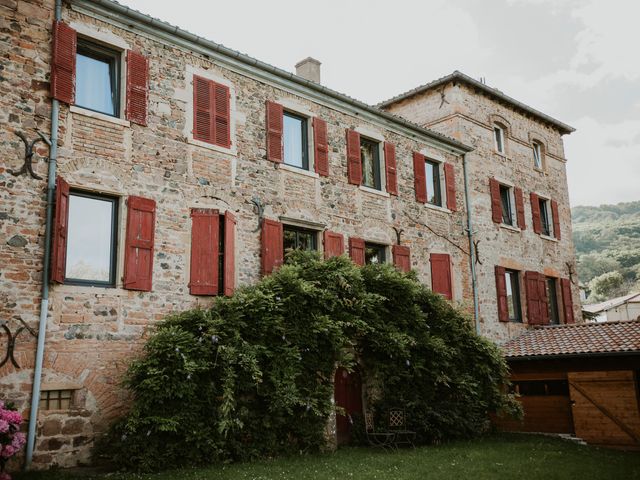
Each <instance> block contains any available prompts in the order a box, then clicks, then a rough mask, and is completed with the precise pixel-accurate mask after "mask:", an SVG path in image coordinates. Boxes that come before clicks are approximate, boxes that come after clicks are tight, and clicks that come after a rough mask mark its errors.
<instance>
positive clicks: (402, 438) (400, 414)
mask: <svg viewBox="0 0 640 480" xmlns="http://www.w3.org/2000/svg"><path fill="white" fill-rule="evenodd" d="M389 432H391V433H393V434H394V436H393V445H394V446H395V447H396V448H398V446H400V445H410V446H411V447H412V448H416V446H415V445H414V444H413V441H414V440H415V439H416V432H414V431H412V430H407V421H406V415H405V413H404V410H401V409H394V410H389Z"/></svg>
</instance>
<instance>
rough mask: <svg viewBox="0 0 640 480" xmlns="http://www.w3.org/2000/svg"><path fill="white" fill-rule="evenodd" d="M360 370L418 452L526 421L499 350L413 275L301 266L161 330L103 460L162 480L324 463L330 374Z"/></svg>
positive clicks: (344, 263) (308, 261)
mask: <svg viewBox="0 0 640 480" xmlns="http://www.w3.org/2000/svg"><path fill="white" fill-rule="evenodd" d="M356 364H357V366H358V368H359V369H360V370H361V371H362V372H363V376H364V378H365V383H366V384H367V385H369V387H370V388H368V395H369V398H368V399H367V404H368V408H370V409H372V410H374V411H375V412H376V414H377V415H378V416H380V415H382V414H383V412H384V411H385V410H386V409H387V408H389V407H396V406H399V405H400V406H402V407H404V408H405V409H406V410H407V416H408V418H409V421H410V427H411V428H413V429H415V430H416V431H417V432H418V434H419V440H420V441H421V442H435V441H443V440H448V439H452V438H457V437H470V436H473V435H477V434H480V433H482V432H484V431H485V430H486V427H487V419H488V414H489V413H490V412H492V411H500V410H507V411H510V412H517V410H518V408H517V406H516V404H517V402H515V401H514V399H513V398H512V397H511V396H509V395H507V394H505V393H504V392H505V390H504V387H505V384H506V383H507V376H508V372H507V367H506V364H505V362H504V359H503V358H502V356H501V354H500V351H499V349H498V348H497V347H496V346H494V345H493V344H492V343H491V342H489V341H488V340H485V339H483V338H480V337H478V336H477V335H476V334H475V333H474V331H473V328H472V326H471V322H470V320H469V318H468V317H467V315H466V314H464V313H462V312H460V311H458V310H456V309H455V308H453V307H452V306H451V305H450V304H448V303H447V302H446V301H445V300H443V299H442V298H441V297H440V296H439V295H436V294H433V293H431V292H430V291H428V290H427V289H426V288H425V287H424V286H423V285H421V284H420V283H419V282H418V281H417V280H416V278H415V275H414V274H413V273H409V274H403V273H400V272H398V271H396V270H395V269H394V268H393V267H391V266H389V265H371V266H366V267H362V268H360V267H357V266H355V265H354V264H353V263H352V262H351V261H350V260H349V259H347V258H346V257H339V258H333V259H330V260H327V261H324V260H321V259H320V258H319V256H318V255H317V254H315V253H302V252H293V253H292V254H290V255H289V256H288V258H287V264H286V265H284V266H283V267H282V268H280V269H279V270H278V271H277V272H276V273H274V274H272V275H270V276H269V277H267V278H265V279H263V280H262V281H261V282H259V283H258V284H257V285H254V286H250V287H245V288H242V289H240V290H238V291H237V292H236V294H235V295H234V296H233V297H230V298H219V299H217V301H216V303H215V305H214V307H213V308H212V309H210V310H192V311H187V312H184V313H181V314H179V315H173V316H170V317H168V318H167V319H166V320H164V321H163V322H161V323H160V324H159V325H158V326H157V329H156V331H155V332H154V333H153V335H152V336H151V338H150V339H149V341H148V342H147V344H146V345H145V348H144V352H143V353H142V355H141V356H140V358H138V359H137V360H135V361H134V362H133V363H132V364H131V366H130V368H129V371H128V375H127V378H126V381H125V385H126V387H127V388H128V389H129V390H130V391H131V393H132V395H133V402H132V405H131V409H130V411H129V413H128V414H127V415H126V416H125V417H124V418H122V419H121V420H120V421H118V422H117V423H116V424H115V425H113V427H112V428H111V429H110V431H109V433H108V434H107V435H106V436H105V438H104V439H103V441H102V442H101V445H100V446H99V449H98V452H99V453H100V455H102V456H105V455H106V456H107V457H108V458H110V459H111V460H112V461H113V462H114V463H115V464H116V465H118V466H120V467H122V468H128V469H136V470H159V469H166V468H173V467H179V466H185V465H198V464H206V463H212V462H225V461H237V460H247V459H253V458H259V457H271V456H275V455H280V454H291V453H300V452H309V451H318V450H321V449H322V448H323V446H324V445H325V444H326V438H325V429H326V425H327V421H328V418H329V416H330V414H331V412H332V410H333V408H334V406H333V404H332V393H333V373H334V370H335V367H336V365H343V366H345V367H347V368H355V367H356Z"/></svg>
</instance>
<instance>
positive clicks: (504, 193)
mask: <svg viewBox="0 0 640 480" xmlns="http://www.w3.org/2000/svg"><path fill="white" fill-rule="evenodd" d="M500 200H501V201H502V222H503V223H506V224H507V225H513V218H512V216H511V192H510V191H509V188H508V187H504V186H500Z"/></svg>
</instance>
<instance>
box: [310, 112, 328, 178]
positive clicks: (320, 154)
mask: <svg viewBox="0 0 640 480" xmlns="http://www.w3.org/2000/svg"><path fill="white" fill-rule="evenodd" d="M313 148H314V160H315V167H316V173H317V174H318V175H322V176H324V177H328V176H329V143H328V140H327V122H325V121H324V120H322V119H321V118H318V117H314V119H313Z"/></svg>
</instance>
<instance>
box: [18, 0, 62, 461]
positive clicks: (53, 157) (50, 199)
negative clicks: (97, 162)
mask: <svg viewBox="0 0 640 480" xmlns="http://www.w3.org/2000/svg"><path fill="white" fill-rule="evenodd" d="M54 18H55V20H60V19H61V18H62V0H56V1H55V16H54ZM59 112H60V102H59V101H58V100H57V99H55V98H52V99H51V138H50V142H51V143H50V147H49V172H48V177H47V211H46V220H45V222H46V223H45V229H44V259H43V265H42V300H41V301H40V322H39V324H38V344H37V347H36V360H35V368H34V372H33V389H32V392H31V410H30V411H29V427H28V433H27V452H26V457H25V465H24V468H25V469H29V468H30V467H31V463H32V461H33V451H34V447H35V441H36V425H37V422H38V407H39V405H40V389H41V387H42V383H41V382H42V365H43V363H44V343H45V337H46V334H47V314H48V312H49V265H50V264H51V225H52V223H53V203H54V193H55V188H56V167H57V160H58V121H59Z"/></svg>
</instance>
